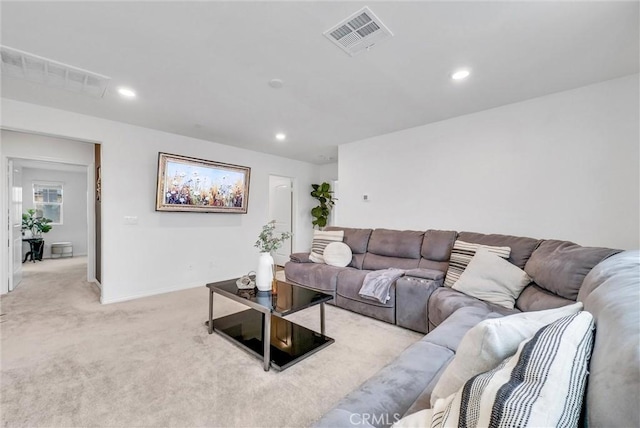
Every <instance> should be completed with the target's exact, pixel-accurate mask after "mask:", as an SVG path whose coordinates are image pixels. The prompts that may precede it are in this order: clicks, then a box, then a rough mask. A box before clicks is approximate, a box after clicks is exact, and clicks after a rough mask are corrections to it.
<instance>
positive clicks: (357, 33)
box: [324, 7, 393, 56]
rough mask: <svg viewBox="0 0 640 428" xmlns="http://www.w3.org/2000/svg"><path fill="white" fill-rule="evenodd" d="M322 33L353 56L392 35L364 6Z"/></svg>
mask: <svg viewBox="0 0 640 428" xmlns="http://www.w3.org/2000/svg"><path fill="white" fill-rule="evenodd" d="M324 35H325V37H326V38H328V39H329V40H331V41H332V42H333V43H334V44H336V45H337V46H338V47H340V49H342V50H343V51H345V52H346V53H348V54H349V55H351V56H355V55H357V54H359V53H360V52H362V51H365V50H369V49H370V48H371V47H372V46H373V45H375V44H378V43H380V42H381V41H383V40H386V39H388V38H390V37H392V36H393V33H392V32H391V30H389V29H388V28H387V27H386V25H384V24H383V23H382V21H380V19H378V17H377V16H375V15H374V13H373V12H371V9H369V8H368V7H365V8H362V9H361V10H359V11H358V12H356V13H354V14H353V15H351V16H350V17H348V18H347V19H345V20H344V21H342V22H340V23H339V24H337V25H334V26H333V27H331V28H330V29H328V30H327V31H325V32H324Z"/></svg>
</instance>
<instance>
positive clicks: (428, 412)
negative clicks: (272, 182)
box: [391, 409, 433, 428]
mask: <svg viewBox="0 0 640 428" xmlns="http://www.w3.org/2000/svg"><path fill="white" fill-rule="evenodd" d="M432 413H433V410H432V409H424V410H420V411H418V412H415V413H411V414H410V415H407V416H405V417H404V418H402V419H400V420H399V421H397V422H396V423H394V424H393V425H391V428H425V427H428V426H431V418H432V417H433V414H432Z"/></svg>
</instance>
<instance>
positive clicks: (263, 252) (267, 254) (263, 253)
mask: <svg viewBox="0 0 640 428" xmlns="http://www.w3.org/2000/svg"><path fill="white" fill-rule="evenodd" d="M275 229H276V221H275V220H272V221H270V222H269V223H267V224H265V225H264V226H262V232H260V235H258V240H257V241H256V243H255V244H254V247H256V248H258V249H259V250H260V259H259V260H258V270H257V272H256V287H258V290H260V291H268V290H271V283H272V281H273V279H274V277H275V269H274V266H273V265H274V261H273V257H272V256H271V253H272V252H273V251H275V250H277V249H278V248H280V247H281V246H282V243H283V242H284V241H286V240H287V239H289V238H291V234H290V233H289V232H282V233H281V234H280V236H277V235H275V234H274V231H275Z"/></svg>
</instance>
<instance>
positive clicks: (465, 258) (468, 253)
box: [444, 240, 511, 287]
mask: <svg viewBox="0 0 640 428" xmlns="http://www.w3.org/2000/svg"><path fill="white" fill-rule="evenodd" d="M478 248H485V249H486V250H487V251H489V252H490V253H493V254H495V255H497V256H500V257H502V258H503V259H508V258H509V255H511V248H510V247H491V246H489V245H482V244H471V243H469V242H464V241H460V240H458V241H456V242H455V243H454V244H453V248H452V249H451V258H450V259H449V269H448V270H447V276H446V277H445V279H444V285H445V286H447V287H453V284H455V283H456V281H457V280H458V279H460V275H462V272H464V270H465V269H466V268H467V265H468V264H469V262H470V261H471V259H472V258H473V256H475V255H476V251H477V250H478Z"/></svg>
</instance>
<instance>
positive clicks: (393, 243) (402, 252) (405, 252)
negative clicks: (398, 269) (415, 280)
mask: <svg viewBox="0 0 640 428" xmlns="http://www.w3.org/2000/svg"><path fill="white" fill-rule="evenodd" d="M423 236H424V232H418V231H415V230H389V229H376V230H374V231H373V233H372V234H371V239H369V248H368V249H367V252H368V253H372V254H377V255H379V256H388V257H401V258H405V259H419V258H420V249H421V247H422V239H423Z"/></svg>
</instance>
